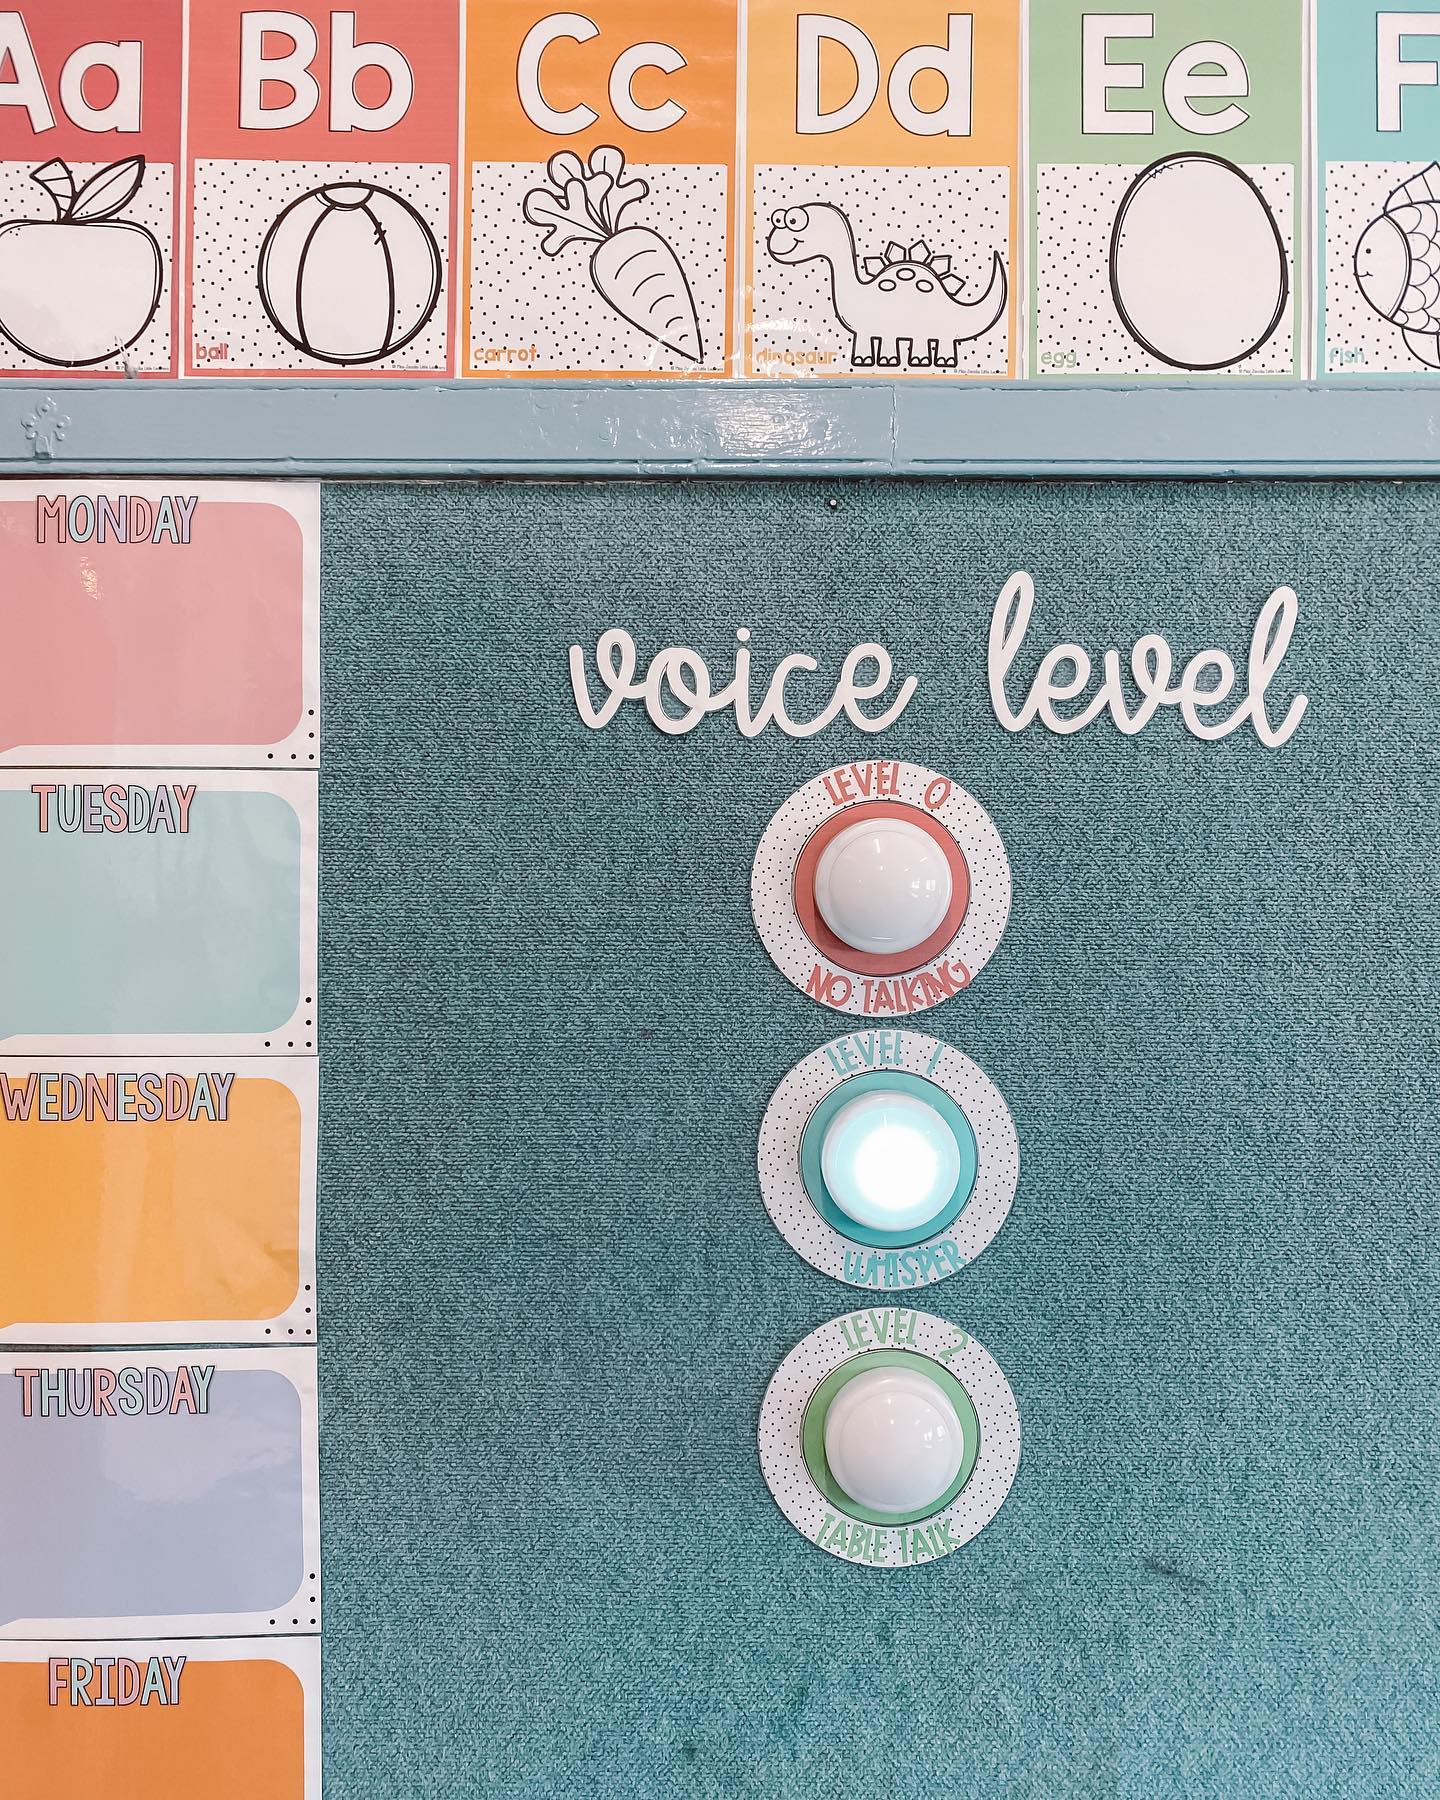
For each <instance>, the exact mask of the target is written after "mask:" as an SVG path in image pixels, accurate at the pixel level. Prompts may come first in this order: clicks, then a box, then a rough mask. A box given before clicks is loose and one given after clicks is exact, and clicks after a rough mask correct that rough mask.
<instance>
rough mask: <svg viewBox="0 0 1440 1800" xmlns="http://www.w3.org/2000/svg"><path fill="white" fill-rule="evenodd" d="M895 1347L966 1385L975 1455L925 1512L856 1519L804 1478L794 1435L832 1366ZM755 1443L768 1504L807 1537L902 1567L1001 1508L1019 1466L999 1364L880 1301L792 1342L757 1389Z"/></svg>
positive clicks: (949, 1329) (962, 1540) (1016, 1431)
mask: <svg viewBox="0 0 1440 1800" xmlns="http://www.w3.org/2000/svg"><path fill="white" fill-rule="evenodd" d="M857 1345H858V1346H861V1347H857ZM897 1347H900V1348H905V1349H909V1350H913V1351H914V1352H916V1353H917V1354H919V1355H920V1356H923V1357H927V1358H929V1359H930V1360H931V1361H932V1362H936V1363H939V1364H940V1366H941V1367H942V1368H943V1369H948V1370H949V1372H950V1374H951V1375H953V1376H954V1377H955V1379H956V1380H957V1381H958V1382H959V1383H960V1385H961V1386H962V1387H963V1388H964V1389H965V1391H966V1393H967V1394H968V1395H969V1396H970V1399H971V1401H972V1403H973V1405H974V1407H975V1412H976V1415H977V1417H978V1418H979V1422H980V1454H979V1457H978V1459H977V1461H976V1464H975V1468H974V1471H973V1473H972V1474H971V1476H970V1479H969V1481H967V1482H966V1484H965V1486H964V1487H963V1488H962V1489H961V1491H960V1492H959V1494H957V1495H956V1497H955V1499H954V1500H952V1501H951V1503H950V1504H949V1505H948V1506H946V1507H944V1508H942V1509H941V1510H940V1511H938V1512H937V1513H935V1514H934V1515H933V1516H932V1517H930V1518H928V1519H925V1520H922V1521H920V1522H918V1523H916V1524H912V1525H893V1526H884V1525H870V1524H863V1523H860V1522H859V1521H856V1520H850V1519H847V1518H845V1517H844V1516H842V1515H840V1514H837V1513H836V1511H835V1510H834V1508H832V1506H831V1505H830V1502H829V1501H828V1500H827V1499H826V1498H825V1496H824V1495H823V1494H822V1493H821V1492H820V1490H819V1488H817V1487H816V1486H815V1483H814V1482H813V1481H812V1480H811V1478H810V1472H809V1470H808V1469H807V1468H806V1466H805V1456H804V1450H803V1445H802V1438H801V1431H802V1427H803V1424H804V1419H805V1408H806V1406H807V1405H808V1404H809V1401H810V1396H811V1395H812V1394H813V1393H814V1392H815V1390H816V1388H817V1387H819V1385H820V1383H821V1382H822V1381H823V1380H824V1379H825V1377H826V1376H827V1375H828V1374H829V1373H830V1372H831V1370H832V1369H835V1368H838V1367H839V1366H840V1365H841V1364H842V1363H847V1362H850V1361H852V1360H857V1359H858V1360H861V1361H863V1359H864V1358H865V1356H866V1355H867V1354H868V1353H869V1352H870V1351H874V1350H890V1349H894V1348H897ZM759 1444H760V1467H761V1470H762V1472H763V1473H764V1476H765V1481H766V1484H767V1485H768V1487H769V1489H770V1492H771V1493H772V1494H773V1495H774V1496H775V1501H776V1504H777V1505H778V1506H779V1508H780V1510H781V1512H783V1513H784V1515H785V1517H786V1518H787V1519H789V1521H790V1523H791V1524H792V1525H794V1526H795V1528H796V1529H797V1530H798V1531H800V1532H803V1534H804V1535H805V1536H806V1537H807V1538H809V1539H810V1541H811V1542H812V1543H814V1544H818V1545H819V1547H820V1548H821V1549H822V1550H826V1551H828V1552H829V1553H830V1554H831V1555H832V1556H838V1557H840V1558H841V1559H842V1560H844V1561H846V1562H858V1563H867V1564H870V1565H871V1566H873V1567H877V1568H890V1569H895V1568H904V1567H907V1566H908V1565H910V1564H912V1563H919V1562H933V1561H934V1560H936V1558H938V1557H941V1556H947V1555H949V1554H950V1552H951V1551H953V1550H958V1549H959V1548H960V1546H961V1545H962V1544H966V1543H968V1542H969V1541H970V1539H971V1538H973V1537H974V1536H976V1534H977V1533H979V1532H980V1531H983V1530H984V1528H985V1526H987V1525H988V1524H989V1523H990V1521H991V1520H992V1519H993V1518H994V1517H995V1515H996V1513H998V1512H999V1510H1000V1508H1001V1506H1002V1505H1003V1504H1004V1502H1005V1497H1006V1495H1007V1494H1008V1493H1009V1492H1010V1489H1011V1487H1012V1486H1013V1484H1014V1481H1015V1475H1016V1472H1017V1471H1018V1469H1019V1467H1020V1409H1019V1407H1018V1406H1017V1405H1016V1403H1015V1395H1014V1394H1013V1392H1012V1391H1011V1388H1010V1383H1009V1382H1008V1381H1007V1380H1006V1379H1005V1376H1004V1374H1003V1373H1002V1372H1001V1369H1000V1365H999V1364H998V1363H997V1362H996V1361H995V1359H994V1357H993V1356H991V1354H990V1352H989V1351H988V1350H986V1349H985V1348H984V1346H983V1345H981V1344H977V1343H976V1342H975V1340H974V1338H972V1337H969V1336H967V1334H966V1333H965V1332H963V1331H961V1330H960V1328H959V1327H958V1326H957V1325H952V1324H950V1323H949V1321H948V1320H945V1319H937V1318H935V1317H933V1316H932V1315H931V1314H929V1313H917V1312H910V1311H907V1310H904V1309H897V1308H893V1307H887V1308H885V1309H883V1310H874V1311H869V1312H857V1313H849V1314H846V1315H845V1316H844V1317H842V1318H838V1319H831V1320H830V1321H829V1323H828V1324H825V1325H821V1326H820V1327H818V1329H816V1330H815V1331H812V1332H811V1333H810V1335H809V1336H808V1337H807V1338H804V1339H802V1341H801V1342H800V1343H798V1344H797V1345H796V1346H795V1348H794V1349H793V1350H792V1351H791V1352H790V1354H789V1355H788V1356H787V1357H786V1358H785V1360H784V1362H782V1363H781V1365H780V1367H779V1368H778V1369H777V1370H776V1371H775V1374H774V1375H773V1377H772V1378H771V1381H770V1385H769V1387H768V1388H766V1390H765V1399H764V1402H763V1403H762V1405H761V1408H760V1431H759Z"/></svg>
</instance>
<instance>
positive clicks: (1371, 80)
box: [1315, 0, 1440, 379]
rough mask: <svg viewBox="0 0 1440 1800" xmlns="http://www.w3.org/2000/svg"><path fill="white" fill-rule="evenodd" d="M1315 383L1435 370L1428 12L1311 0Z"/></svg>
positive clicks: (1435, 51) (1436, 69) (1434, 171)
mask: <svg viewBox="0 0 1440 1800" xmlns="http://www.w3.org/2000/svg"><path fill="white" fill-rule="evenodd" d="M1315 26H1316V75H1315V133H1316V144H1317V153H1318V162H1319V167H1320V216H1321V226H1320V231H1319V234H1318V235H1319V240H1320V241H1319V246H1318V249H1319V261H1320V280H1319V283H1318V288H1319V295H1320V304H1319V309H1318V330H1317V343H1318V372H1319V373H1320V374H1323V375H1406V376H1411V377H1414V378H1416V379H1419V378H1422V377H1424V376H1425V375H1427V374H1432V375H1433V374H1434V372H1435V371H1436V370H1437V369H1440V165H1437V162H1436V157H1437V155H1440V12H1436V11H1434V10H1433V9H1429V10H1423V11H1422V10H1420V9H1419V8H1415V7H1381V6H1376V5H1373V4H1372V5H1366V4H1362V3H1361V0H1318V5H1317V9H1316V21H1315Z"/></svg>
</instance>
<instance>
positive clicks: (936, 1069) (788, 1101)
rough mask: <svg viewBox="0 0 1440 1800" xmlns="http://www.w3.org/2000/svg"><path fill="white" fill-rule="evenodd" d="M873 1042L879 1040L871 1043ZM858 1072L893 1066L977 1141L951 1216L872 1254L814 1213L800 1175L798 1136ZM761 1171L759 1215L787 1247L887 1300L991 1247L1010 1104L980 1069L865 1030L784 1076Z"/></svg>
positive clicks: (902, 1034)
mask: <svg viewBox="0 0 1440 1800" xmlns="http://www.w3.org/2000/svg"><path fill="white" fill-rule="evenodd" d="M876 1039H883V1040H885V1042H884V1043H883V1044H881V1045H879V1046H877V1044H876V1043H875V1040H876ZM847 1052H848V1054H845V1053H847ZM882 1058H883V1059H884V1060H883V1062H882V1061H881V1059H882ZM851 1065H854V1066H851ZM857 1067H858V1068H870V1067H879V1068H881V1069H882V1071H883V1068H886V1067H888V1068H892V1069H899V1070H903V1071H904V1072H905V1073H906V1074H910V1075H918V1076H920V1077H921V1078H922V1079H924V1080H927V1081H931V1082H934V1083H935V1085H936V1086H937V1087H939V1088H941V1089H943V1091H944V1092H945V1093H947V1094H948V1095H949V1096H950V1098H951V1099H952V1100H953V1101H954V1102H955V1103H956V1105H957V1106H958V1107H959V1108H960V1110H961V1112H963V1113H964V1115H965V1118H966V1121H967V1123H968V1124H969V1126H970V1129H971V1131H972V1132H973V1133H974V1136H975V1147H976V1151H977V1153H978V1159H979V1166H978V1168H977V1171H976V1175H975V1185H974V1188H973V1189H972V1190H971V1193H970V1197H969V1199H968V1200H967V1201H966V1203H965V1206H964V1208H963V1210H962V1211H961V1213H960V1215H959V1217H958V1218H956V1219H955V1220H954V1221H953V1223H951V1224H950V1225H947V1226H946V1227H944V1229H943V1230H940V1231H937V1232H935V1233H934V1234H933V1235H932V1236H930V1237H928V1238H925V1239H924V1240H923V1241H922V1242H920V1243H918V1244H916V1245H914V1246H910V1247H907V1248H904V1249H872V1248H870V1247H869V1246H868V1245H865V1244H862V1243H858V1242H856V1241H855V1240H854V1239H853V1238H847V1237H845V1236H844V1235H843V1233H841V1232H840V1231H837V1230H836V1228H835V1227H834V1226H833V1225H831V1224H830V1223H829V1222H828V1221H827V1220H826V1219H823V1218H822V1217H821V1216H820V1214H819V1213H818V1212H817V1211H816V1209H815V1205H814V1203H813V1201H812V1200H811V1199H810V1196H809V1194H808V1193H807V1192H806V1189H805V1183H804V1180H803V1179H802V1177H801V1173H800V1139H801V1136H802V1134H803V1133H804V1130H805V1126H806V1124H807V1122H808V1121H809V1119H810V1116H811V1114H812V1113H813V1112H814V1111H815V1108H816V1107H817V1106H818V1105H819V1103H820V1102H821V1101H822V1100H823V1099H824V1098H825V1097H826V1095H827V1094H832V1093H834V1092H835V1090H836V1089H837V1088H841V1087H843V1086H844V1085H845V1083H846V1082H847V1081H851V1080H854V1079H855V1078H856V1071H857ZM759 1171H760V1192H761V1194H762V1195H763V1197H764V1200H765V1210H766V1211H767V1212H768V1213H769V1214H770V1217H771V1220H772V1221H773V1222H774V1225H775V1228H776V1230H777V1231H779V1233H780V1235H781V1236H782V1237H783V1238H784V1239H785V1241H786V1243H787V1244H789V1246H790V1248H791V1249H792V1250H795V1251H797V1252H798V1253H799V1254H800V1255H801V1256H803V1257H804V1258H805V1260H806V1262H808V1263H809V1264H811V1266H812V1267H814V1268H817V1269H819V1270H820V1271H821V1272H822V1273H823V1274H826V1275H833V1276H834V1277H835V1278H836V1280H838V1281H844V1282H848V1284H849V1285H850V1286H851V1287H859V1288H873V1289H876V1290H877V1291H880V1292H884V1293H886V1294H891V1295H893V1293H894V1292H895V1291H896V1290H897V1289H898V1290H902V1291H903V1290H904V1289H907V1288H919V1287H928V1286H930V1285H931V1284H932V1283H934V1282H937V1281H943V1280H944V1279H945V1278H946V1276H947V1275H954V1274H956V1273H957V1272H958V1271H959V1270H960V1269H962V1268H964V1266H965V1265H966V1264H967V1263H970V1262H973V1261H974V1260H975V1258H976V1257H977V1256H979V1254H980V1252H981V1251H982V1250H984V1249H985V1248H986V1246H987V1245H988V1244H990V1243H991V1242H992V1241H993V1239H994V1238H995V1236H996V1234H997V1233H998V1232H999V1230H1000V1227H1001V1226H1002V1225H1003V1224H1004V1223H1005V1220H1006V1218H1007V1217H1008V1216H1009V1212H1010V1208H1011V1205H1012V1204H1013V1202H1014V1199H1015V1189H1016V1185H1017V1183H1018V1182H1019V1179H1020V1144H1019V1139H1018V1137H1017V1135H1016V1131H1015V1121H1014V1120H1013V1119H1012V1118H1011V1116H1010V1109H1009V1107H1007V1106H1006V1104H1005V1101H1004V1099H1003V1097H1002V1096H1001V1093H1000V1090H999V1089H998V1088H997V1087H996V1086H995V1084H994V1082H992V1081H991V1080H990V1078H989V1076H988V1075H986V1073H985V1072H984V1070H983V1069H982V1068H980V1066H979V1064H978V1063H974V1062H972V1061H971V1060H970V1058H969V1057H968V1056H965V1055H962V1053H961V1052H960V1051H959V1050H954V1049H951V1048H950V1046H949V1045H948V1044H941V1043H938V1042H937V1041H936V1040H935V1039H934V1038H932V1037H926V1036H924V1035H923V1034H922V1033H920V1032H918V1031H901V1030H895V1031H889V1030H884V1029H871V1030H866V1031H863V1032H857V1033H855V1034H854V1036H853V1038H837V1039H835V1040H834V1042H833V1043H831V1044H824V1045H822V1046H821V1047H820V1049H818V1050H816V1051H813V1052H812V1053H811V1054H810V1055H809V1056H807V1057H805V1058H804V1060H803V1061H801V1062H798V1063H796V1065H795V1067H794V1068H793V1069H791V1071H790V1072H789V1074H788V1075H786V1077H785V1079H784V1080H783V1081H782V1082H781V1083H780V1085H779V1087H777V1088H776V1090H775V1092H774V1095H773V1096H772V1097H771V1100H770V1104H769V1106H767V1107H766V1109H765V1117H764V1120H763V1121H762V1123H761V1126H760V1148H759Z"/></svg>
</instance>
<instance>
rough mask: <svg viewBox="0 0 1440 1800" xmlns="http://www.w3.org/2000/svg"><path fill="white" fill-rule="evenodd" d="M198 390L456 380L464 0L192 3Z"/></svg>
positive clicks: (189, 355) (191, 354) (193, 312)
mask: <svg viewBox="0 0 1440 1800" xmlns="http://www.w3.org/2000/svg"><path fill="white" fill-rule="evenodd" d="M189 45H190V49H189V69H188V84H187V95H188V99H187V109H186V122H187V131H188V140H189V160H190V182H191V201H190V210H191V214H192V220H191V233H190V284H189V308H188V328H187V333H186V356H185V370H186V373H187V374H190V375H202V374H203V375H233V374H250V375H303V374H311V375H313V374H324V375H326V376H327V377H329V378H332V379H333V378H337V377H342V376H346V375H349V376H384V375H390V374H429V375H446V374H449V373H450V372H451V370H452V366H453V361H452V345H451V339H452V335H453V332H452V321H453V311H454V282H453V280H452V279H451V269H452V264H453V260H454V256H455V242H454V239H455V232H454V225H455V206H456V194H455V153H456V144H457V138H458V128H457V123H456V121H457V119H458V116H459V104H460V89H459V81H460V72H459V71H460V14H459V7H458V5H457V3H456V0H361V4H360V5H358V6H355V7H353V8H347V9H344V10H339V9H335V10H332V9H330V8H328V7H320V6H316V5H313V4H301V5H299V6H296V7H291V8H286V9H284V10H279V9H274V10H262V9H258V8H255V7H251V6H248V5H247V4H246V3H245V0H190V6H189Z"/></svg>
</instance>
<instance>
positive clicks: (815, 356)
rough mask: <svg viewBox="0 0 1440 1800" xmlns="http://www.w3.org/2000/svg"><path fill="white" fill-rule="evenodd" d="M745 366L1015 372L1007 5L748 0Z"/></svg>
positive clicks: (802, 371)
mask: <svg viewBox="0 0 1440 1800" xmlns="http://www.w3.org/2000/svg"><path fill="white" fill-rule="evenodd" d="M748 34H749V35H748V63H747V67H748V95H747V113H746V116H747V144H748V158H749V207H750V225H749V234H748V235H749V251H750V291H749V294H748V297H747V298H748V306H747V323H746V329H747V336H748V340H749V342H748V353H747V358H746V365H747V373H749V374H752V375H775V376H783V377H787V378H793V377H795V376H799V375H852V374H861V375H863V374H871V375H880V376H884V377H886V378H887V379H891V380H893V379H894V378H895V377H896V376H897V375H904V376H925V377H928V378H931V379H934V378H935V377H937V376H946V375H990V376H1005V375H1013V374H1014V373H1016V355H1015V343H1014V338H1015V319H1016V316H1017V294H1016V288H1017V282H1016V264H1017V259H1016V256H1015V247H1016V219H1017V216H1018V214H1017V209H1018V204H1019V196H1018V193H1017V187H1018V182H1017V168H1018V166H1019V161H1020V34H1021V25H1020V7H1019V4H1018V0H976V4H975V5H974V6H973V7H969V8H967V9H966V10H965V11H964V12H951V11H949V10H948V9H947V7H946V6H944V5H939V4H931V3H930V0H900V3H898V4H887V3H886V0H851V3H850V4H849V5H847V6H846V7H845V8H844V9H843V11H841V12H836V13H834V14H831V13H817V12H809V11H806V10H804V9H803V8H801V7H798V6H796V5H793V4H791V0H754V3H753V4H752V5H751V6H750V9H749V25H748Z"/></svg>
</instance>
